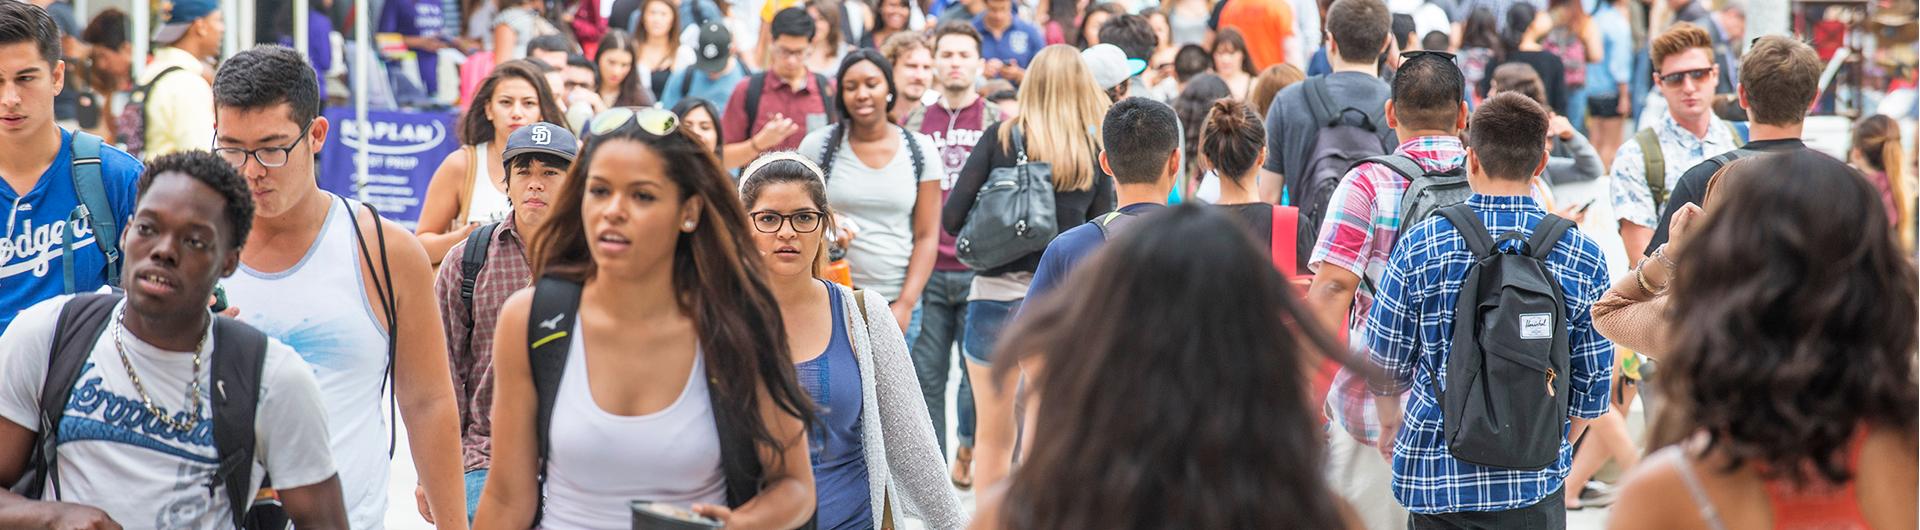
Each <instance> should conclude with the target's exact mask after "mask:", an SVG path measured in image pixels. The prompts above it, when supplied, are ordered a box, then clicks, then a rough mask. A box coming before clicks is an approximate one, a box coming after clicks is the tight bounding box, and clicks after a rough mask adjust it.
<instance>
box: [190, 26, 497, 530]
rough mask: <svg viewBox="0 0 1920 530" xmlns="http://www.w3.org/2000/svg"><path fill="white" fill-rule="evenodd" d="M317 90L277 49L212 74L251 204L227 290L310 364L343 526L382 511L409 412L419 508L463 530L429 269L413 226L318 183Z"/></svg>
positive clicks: (455, 420)
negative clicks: (396, 423)
mask: <svg viewBox="0 0 1920 530" xmlns="http://www.w3.org/2000/svg"><path fill="white" fill-rule="evenodd" d="M318 87H319V85H318V83H316V82H315V80H314V73H313V67H312V66H310V65H309V64H307V61H306V58H305V57H303V56H301V55H300V53H299V52H296V51H293V50H292V49H290V48H286V47H283V46H259V47H255V48H253V49H250V50H247V51H245V52H241V53H239V54H237V55H235V56H233V57H232V58H230V59H228V60H227V61H226V63H224V64H222V65H221V66H220V71H219V72H218V73H216V74H215V76H214V80H213V96H214V114H215V117H216V123H217V124H218V126H217V127H216V128H215V130H214V141H213V146H212V147H213V149H214V151H215V152H216V153H218V154H219V156H220V157H221V158H222V159H223V160H225V161H227V162H228V163H230V164H232V163H235V162H238V164H237V165H235V166H234V167H235V168H237V169H238V170H239V173H240V175H241V176H242V177H243V178H244V179H245V180H246V183H247V188H248V191H249V192H251V193H252V196H253V202H254V211H253V229H252V231H251V232H249V234H248V236H247V240H246V245H245V247H244V249H243V250H242V251H241V252H240V265H239V267H238V270H237V271H236V272H235V273H234V274H233V276H231V277H229V278H227V279H226V280H225V281H224V282H223V286H224V287H225V288H226V293H227V299H228V301H229V304H230V305H231V306H232V307H233V308H235V309H236V310H238V311H239V314H240V318H241V319H243V320H245V321H246V322H247V323H248V324H249V325H252V326H253V327H254V328H257V329H259V330H260V331H261V332H264V333H266V334H267V335H268V336H269V337H273V338H274V339H277V340H279V341H280V342H283V343H286V344H287V345H288V346H291V347H293V349H294V351H296V352H299V354H300V356H301V357H302V358H304V359H305V360H306V361H307V364H310V365H312V366H313V372H314V376H315V379H316V380H318V382H319V384H320V393H321V395H322V396H323V398H324V399H322V403H323V404H324V405H325V408H326V416H327V427H328V432H329V435H330V439H329V443H328V446H329V448H330V449H331V450H332V452H333V459H334V463H335V464H336V466H337V468H338V471H339V475H340V485H341V494H342V495H341V496H342V498H343V500H344V501H345V503H346V506H347V509H348V511H347V517H348V519H349V523H350V525H351V527H352V528H356V529H379V528H381V527H382V524H383V522H384V521H385V519H386V514H387V498H388V496H387V486H388V482H389V480H388V473H389V470H390V468H391V467H392V464H391V460H390V457H391V454H392V453H391V451H392V450H394V448H393V447H392V446H391V445H390V444H391V443H393V442H392V440H394V439H395V438H394V437H395V436H396V433H395V432H394V431H392V430H389V426H388V424H387V420H386V417H387V416H388V415H389V413H391V415H392V416H393V417H395V418H397V419H399V420H402V421H405V422H406V429H407V438H408V443H409V448H410V449H412V453H413V460H414V466H415V469H416V470H417V471H418V473H419V476H420V481H421V482H420V484H421V486H420V488H419V489H418V490H417V491H416V497H418V498H419V500H420V511H421V514H422V515H423V516H427V517H430V518H431V520H432V521H434V522H435V523H437V526H438V527H439V528H441V529H453V530H462V529H465V528H466V527H467V520H466V518H464V517H460V516H458V515H456V514H459V513H460V512H462V511H463V510H464V509H465V508H466V498H465V490H464V488H463V487H462V484H461V477H460V472H461V467H460V460H459V456H458V455H459V454H460V453H459V450H458V448H459V447H460V446H459V443H460V442H459V435H458V432H459V431H458V424H459V413H458V410H457V408H456V407H455V401H454V392H453V384H452V381H453V378H452V377H451V376H450V375H449V372H448V369H447V355H446V351H447V350H446V343H445V342H444V340H443V337H442V335H441V334H440V333H436V332H435V330H436V329H437V328H439V327H440V325H441V321H440V313H439V310H438V308H437V305H436V304H434V303H432V302H431V300H432V298H431V297H432V296H433V292H432V287H431V286H432V284H433V267H432V265H431V264H429V262H428V261H427V254H426V250H425V249H423V248H421V246H420V242H419V240H418V239H416V238H414V237H413V233H412V231H410V230H407V229H406V228H404V227H401V226H400V225H399V224H398V223H394V222H392V221H388V220H386V219H382V218H380V216H379V215H378V214H377V213H375V212H374V211H373V209H372V208H371V207H368V206H366V205H363V204H361V203H359V202H356V201H352V200H349V199H347V198H344V197H339V196H336V195H334V194H332V193H328V192H326V191H325V190H322V189H320V186H319V184H318V179H317V171H316V167H315V158H314V156H315V155H316V154H318V153H319V152H320V151H321V150H322V149H324V148H326V147H327V145H326V143H327V132H328V131H329V130H330V129H331V128H332V126H333V124H332V123H330V122H328V120H327V119H326V118H323V117H320V116H319V114H320V95H319V88H318ZM389 390H390V391H391V396H392V401H387V399H386V398H385V396H383V395H382V394H386V393H388V391H389ZM394 409H397V411H396V410H394ZM430 514H439V515H442V516H441V517H432V516H431V515H430Z"/></svg>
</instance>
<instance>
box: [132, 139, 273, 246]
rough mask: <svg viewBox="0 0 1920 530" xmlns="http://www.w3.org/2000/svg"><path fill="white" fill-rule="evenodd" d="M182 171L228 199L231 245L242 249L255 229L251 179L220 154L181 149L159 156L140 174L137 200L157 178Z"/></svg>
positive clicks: (180, 173)
mask: <svg viewBox="0 0 1920 530" xmlns="http://www.w3.org/2000/svg"><path fill="white" fill-rule="evenodd" d="M171 174H179V175H186V176H188V177H191V178H193V180H197V181H200V183H201V184H206V185H207V187H209V188H213V191H214V192H215V193H219V194H220V198H222V199H226V201H227V204H226V207H225V208H224V210H226V214H227V215H226V217H227V228H228V231H227V233H228V234H232V235H233V240H232V241H229V242H228V244H229V245H230V246H232V247H233V248H236V249H237V248H240V247H241V245H244V244H246V242H247V232H249V231H252V230H253V194H252V193H249V192H248V191H247V181H246V179H244V178H241V177H240V172H239V170H236V169H234V168H233V164H228V163H227V161H225V160H221V159H220V157H219V156H216V155H214V154H213V153H209V152H206V151H199V150H195V151H181V152H177V153H169V154H166V155H162V156H161V157H159V158H155V159H154V160H153V162H152V163H150V164H147V171H146V172H145V173H141V174H140V182H139V184H138V189H139V191H138V192H137V195H135V196H134V197H135V199H134V200H135V201H138V200H140V199H144V198H146V196H147V190H148V189H149V188H152V187H153V181H154V180H155V179H158V178H160V176H161V175H171Z"/></svg>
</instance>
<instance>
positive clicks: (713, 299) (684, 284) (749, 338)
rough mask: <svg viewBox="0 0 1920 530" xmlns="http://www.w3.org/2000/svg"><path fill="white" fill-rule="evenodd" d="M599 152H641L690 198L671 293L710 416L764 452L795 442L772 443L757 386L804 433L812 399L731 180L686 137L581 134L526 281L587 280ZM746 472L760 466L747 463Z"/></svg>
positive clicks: (636, 131) (629, 127) (811, 420)
mask: <svg viewBox="0 0 1920 530" xmlns="http://www.w3.org/2000/svg"><path fill="white" fill-rule="evenodd" d="M601 149H651V150H652V151H653V152H654V154H655V155H658V156H659V157H660V159H661V160H663V161H664V162H665V164H664V167H663V168H662V169H663V170H664V171H663V172H664V173H665V174H666V175H667V176H668V178H671V179H672V180H673V183H674V185H676V186H678V187H679V188H680V199H681V200H686V199H689V198H697V199H699V200H700V202H701V204H703V205H705V207H704V208H702V209H701V210H700V218H699V221H698V225H697V226H698V227H699V228H698V229H696V230H694V231H693V232H690V233H688V232H679V231H675V232H674V237H676V238H677V242H676V243H675V244H674V249H673V289H674V292H676V293H678V294H679V304H680V310H681V311H683V312H685V313H686V314H687V316H689V317H691V318H692V319H693V324H694V329H695V333H696V334H698V335H699V339H700V349H701V351H702V352H703V355H705V359H706V363H707V375H708V380H709V381H710V382H711V384H712V385H713V391H714V393H715V395H716V396H718V397H717V399H715V402H716V403H719V404H721V406H722V407H724V408H725V410H721V411H716V414H717V415H718V416H719V417H720V418H722V421H728V422H730V426H731V427H732V428H734V429H736V430H737V431H738V432H744V433H747V434H749V435H750V436H751V437H752V438H753V440H754V442H755V445H757V446H759V447H760V448H761V449H763V450H770V451H772V452H773V453H774V454H776V455H779V454H782V453H783V452H782V450H783V449H784V448H785V447H787V446H788V445H789V444H792V443H805V442H803V441H800V440H781V439H778V438H776V437H775V436H774V434H773V431H772V430H771V428H769V426H768V425H767V423H766V421H764V419H763V418H761V416H760V408H759V404H758V394H757V391H758V390H759V389H762V388H764V389H765V390H766V392H767V394H768V396H769V397H770V398H771V399H773V404H774V405H775V406H776V407H778V408H779V410H780V412H781V413H784V414H788V415H791V416H793V417H795V418H799V419H800V421H801V422H802V423H803V424H804V425H806V426H808V427H807V428H811V426H812V425H814V424H815V423H817V419H816V418H815V416H814V413H813V410H814V408H813V405H812V403H813V402H812V401H811V400H810V399H809V398H808V397H807V394H806V392H805V391H803V390H802V389H801V388H800V385H799V383H798V382H796V380H795V379H794V375H793V361H792V358H791V357H789V356H788V351H789V350H788V346H787V334H786V333H783V332H780V331H778V330H782V329H786V325H785V324H784V323H782V322H781V320H780V309H779V305H778V304H777V303H776V302H775V301H774V298H773V292H772V291H771V290H769V289H768V288H767V284H766V282H765V281H763V280H762V278H764V277H765V275H764V274H762V273H761V271H760V269H761V261H760V253H759V251H758V250H756V248H755V247H754V245H753V240H752V239H751V236H750V235H749V234H750V232H749V230H752V228H751V227H748V226H747V213H746V208H745V207H743V206H741V205H740V198H739V195H738V194H737V192H736V191H734V188H733V180H732V179H731V178H730V177H728V176H727V173H726V171H724V170H721V169H720V161H719V160H718V159H716V158H714V155H713V151H711V150H709V149H707V147H706V145H705V144H703V143H701V142H700V140H699V139H697V138H694V137H693V133H692V132H690V131H686V130H678V131H674V132H673V133H671V134H667V135H665V136H654V135H653V134H650V133H647V132H645V131H643V130H641V129H640V127H638V126H636V125H634V124H632V123H628V124H626V125H624V126H622V127H620V128H618V129H615V130H613V131H612V132H608V133H606V134H600V135H589V136H588V137H587V140H586V145H585V146H583V147H582V148H581V149H580V157H579V158H578V162H576V163H575V164H573V166H572V167H570V168H568V170H567V180H566V184H564V185H562V186H561V188H560V193H559V196H558V197H556V198H555V199H554V201H553V206H552V208H553V212H552V213H551V214H550V217H548V218H549V219H554V220H555V222H548V223H546V224H543V225H541V226H540V229H539V230H538V231H536V232H535V233H534V237H533V238H532V240H531V243H532V244H531V248H530V249H529V250H530V251H531V256H532V265H533V277H535V278H540V277H544V276H547V275H551V276H556V277H559V278H564V279H567V280H571V281H576V282H581V283H586V282H587V281H588V280H591V279H592V278H593V277H594V275H595V274H596V273H597V270H598V269H596V268H595V265H594V262H593V255H592V254H591V253H590V251H589V250H588V245H589V241H588V240H589V237H588V235H587V228H586V225H585V223H584V222H583V221H582V214H581V210H582V205H581V203H582V201H583V199H585V196H586V188H587V184H586V183H587V175H588V171H589V169H590V168H591V167H593V160H594V157H595V155H597V154H599V152H600V150H601ZM752 467H753V468H757V469H761V471H762V472H764V468H763V467H761V466H758V465H757V463H756V464H754V465H753V466H752Z"/></svg>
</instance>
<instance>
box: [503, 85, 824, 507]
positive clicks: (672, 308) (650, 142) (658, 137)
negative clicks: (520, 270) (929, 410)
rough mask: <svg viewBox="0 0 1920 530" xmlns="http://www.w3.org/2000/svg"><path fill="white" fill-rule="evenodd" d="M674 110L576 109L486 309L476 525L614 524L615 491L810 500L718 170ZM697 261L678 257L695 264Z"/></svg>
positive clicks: (798, 408) (776, 355) (803, 456)
mask: <svg viewBox="0 0 1920 530" xmlns="http://www.w3.org/2000/svg"><path fill="white" fill-rule="evenodd" d="M677 121H678V120H677V119H676V118H675V117H674V116H673V113H671V112H668V111H666V110H661V109H651V108H634V107H621V108H616V109H610V110H607V111H605V112H602V113H600V115H598V116H595V117H594V118H593V120H591V121H589V122H588V125H587V131H586V135H585V136H586V145H585V147H583V148H582V149H581V151H580V157H579V158H578V159H577V160H576V163H575V164H574V165H573V167H572V168H571V169H569V170H568V172H567V180H566V184H565V185H563V186H562V187H561V189H560V193H559V195H558V197H557V198H556V199H555V200H554V203H553V206H552V209H553V212H552V213H551V214H550V221H549V222H547V223H546V224H545V225H543V226H541V227H540V229H539V230H538V232H536V234H535V236H534V237H533V238H532V239H531V241H532V243H533V244H532V249H531V250H532V256H533V259H532V263H533V267H534V268H533V274H534V277H536V278H540V279H539V280H537V283H536V285H535V287H533V288H530V289H523V290H521V291H520V292H518V293H515V294H514V295H513V297H512V298H509V299H508V300H507V303H506V305H505V306H504V307H503V308H502V309H501V314H500V325H499V328H498V330H497V332H496V333H497V335H496V340H495V343H494V345H495V347H494V370H495V375H494V408H493V468H492V470H491V474H490V476H489V477H488V480H487V485H486V489H485V491H484V493H483V494H482V495H481V501H480V512H479V514H478V516H477V517H475V519H474V521H475V528H501V529H507V528H512V529H524V528H529V527H534V526H536V525H539V526H540V527H544V528H627V527H629V526H630V525H631V524H632V523H631V521H632V518H633V517H634V509H633V508H630V503H631V502H633V501H652V502H656V503H661V504H664V505H667V506H670V507H675V508H678V509H690V510H691V511H692V512H695V513H697V514H699V515H701V516H704V517H707V518H711V519H714V520H716V521H718V522H719V523H720V524H723V525H725V526H726V527H727V528H731V529H788V528H795V527H799V526H801V525H802V524H805V523H807V521H808V517H809V516H811V515H812V514H813V508H814V502H815V501H814V489H813V469H812V467H811V466H810V465H809V463H808V457H807V456H808V455H807V436H806V430H807V425H810V424H813V423H815V419H814V418H815V417H814V413H813V407H812V406H811V404H810V401H809V400H808V398H807V396H806V394H805V393H804V391H803V390H802V389H801V388H800V385H799V384H798V383H797V382H796V381H795V380H794V376H793V373H794V372H793V363H792V361H791V358H790V357H789V356H788V349H787V337H786V335H785V334H783V333H769V332H768V331H767V330H773V329H781V328H782V327H783V325H782V323H781V316H780V312H779V309H778V305H777V304H776V302H775V299H774V297H773V293H772V292H771V291H770V290H769V289H768V287H767V284H766V283H765V282H764V281H762V280H761V278H762V277H763V274H762V272H761V270H760V269H761V265H760V256H759V255H758V254H759V253H758V252H756V251H755V248H754V246H753V240H752V238H751V236H750V235H749V234H750V233H751V231H752V230H753V229H752V228H751V227H749V226H747V223H746V217H747V216H746V212H745V211H744V209H743V208H741V206H740V200H739V199H738V197H737V195H736V194H735V191H734V188H733V186H732V181H731V180H730V179H729V178H728V176H727V174H726V173H725V172H723V171H722V170H721V169H720V167H719V166H718V165H716V164H715V163H714V159H713V156H712V155H711V154H710V152H709V151H708V148H707V147H706V146H705V145H704V144H702V143H700V141H698V140H695V139H694V138H693V136H692V135H691V134H689V133H688V132H685V131H679V130H677V128H676V126H677V125H678V123H677ZM696 264H697V265H696Z"/></svg>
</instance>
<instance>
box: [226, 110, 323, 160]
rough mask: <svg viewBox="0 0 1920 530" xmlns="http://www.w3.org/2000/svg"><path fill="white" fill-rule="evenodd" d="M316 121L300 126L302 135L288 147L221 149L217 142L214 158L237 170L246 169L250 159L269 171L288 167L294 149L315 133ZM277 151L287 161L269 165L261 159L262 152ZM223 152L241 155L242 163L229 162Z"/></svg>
mask: <svg viewBox="0 0 1920 530" xmlns="http://www.w3.org/2000/svg"><path fill="white" fill-rule="evenodd" d="M314 121H317V120H312V121H308V122H307V124H306V125H302V126H300V135H299V136H296V137H294V139H293V143H290V144H287V146H286V147H259V148H254V149H247V148H242V147H220V146H219V144H218V140H216V141H215V146H214V148H213V149H212V151H213V156H217V157H220V159H221V160H223V161H226V163H228V164H233V167H235V168H242V167H246V166H247V159H249V158H251V159H253V161H255V162H259V163H260V167H264V168H267V169H275V168H282V167H286V165H287V163H288V162H292V161H293V149H294V148H296V147H300V142H304V141H306V140H307V133H309V132H312V131H313V123H314ZM276 150H277V151H280V153H281V156H284V157H286V160H282V161H280V163H278V164H268V163H267V161H266V159H263V158H260V153H261V152H263V151H276ZM222 152H226V153H240V161H239V162H238V163H235V162H234V161H232V160H227V156H226V155H225V154H222Z"/></svg>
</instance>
